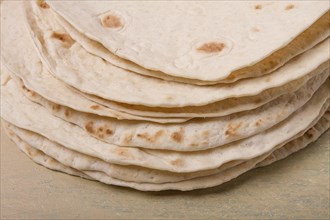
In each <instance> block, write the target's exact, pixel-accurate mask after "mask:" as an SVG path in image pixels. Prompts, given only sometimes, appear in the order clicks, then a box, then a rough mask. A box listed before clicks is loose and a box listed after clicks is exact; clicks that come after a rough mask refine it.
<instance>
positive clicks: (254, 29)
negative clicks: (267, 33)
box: [251, 27, 260, 32]
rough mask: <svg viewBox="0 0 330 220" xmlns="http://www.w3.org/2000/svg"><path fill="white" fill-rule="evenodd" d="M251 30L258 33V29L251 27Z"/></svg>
mask: <svg viewBox="0 0 330 220" xmlns="http://www.w3.org/2000/svg"><path fill="white" fill-rule="evenodd" d="M251 30H252V31H253V32H260V29H259V28H257V27H253V28H252V29H251Z"/></svg>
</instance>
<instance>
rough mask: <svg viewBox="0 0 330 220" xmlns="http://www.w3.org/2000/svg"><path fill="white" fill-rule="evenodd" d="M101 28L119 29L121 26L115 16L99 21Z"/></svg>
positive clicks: (108, 16)
mask: <svg viewBox="0 0 330 220" xmlns="http://www.w3.org/2000/svg"><path fill="white" fill-rule="evenodd" d="M101 23H102V25H103V27H106V28H120V27H122V26H123V24H122V22H121V20H120V18H119V17H117V16H115V15H107V16H105V17H104V18H102V19H101Z"/></svg>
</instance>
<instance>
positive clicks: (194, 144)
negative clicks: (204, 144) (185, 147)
mask: <svg viewBox="0 0 330 220" xmlns="http://www.w3.org/2000/svg"><path fill="white" fill-rule="evenodd" d="M189 146H190V147H197V146H198V144H196V143H191V144H189Z"/></svg>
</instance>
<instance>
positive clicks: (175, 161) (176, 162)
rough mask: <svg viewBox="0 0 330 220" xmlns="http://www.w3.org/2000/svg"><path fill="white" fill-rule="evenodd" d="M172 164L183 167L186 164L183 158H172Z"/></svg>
mask: <svg viewBox="0 0 330 220" xmlns="http://www.w3.org/2000/svg"><path fill="white" fill-rule="evenodd" d="M171 164H172V165H173V166H177V167H182V166H183V164H184V162H183V160H181V159H175V160H172V161H171Z"/></svg>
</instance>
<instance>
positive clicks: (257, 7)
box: [254, 5, 262, 10]
mask: <svg viewBox="0 0 330 220" xmlns="http://www.w3.org/2000/svg"><path fill="white" fill-rule="evenodd" d="M254 9H256V10H260V9H262V5H255V6H254Z"/></svg>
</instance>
